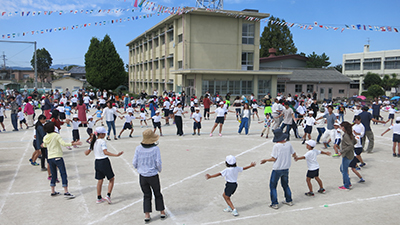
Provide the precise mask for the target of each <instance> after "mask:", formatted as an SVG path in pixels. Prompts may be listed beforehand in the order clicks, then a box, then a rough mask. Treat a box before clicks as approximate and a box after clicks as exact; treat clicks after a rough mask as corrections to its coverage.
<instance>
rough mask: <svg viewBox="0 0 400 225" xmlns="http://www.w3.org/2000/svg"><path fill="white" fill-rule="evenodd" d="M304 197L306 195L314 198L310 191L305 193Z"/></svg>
mask: <svg viewBox="0 0 400 225" xmlns="http://www.w3.org/2000/svg"><path fill="white" fill-rule="evenodd" d="M305 195H306V196H314V192H311V191H310V192H307V193H305Z"/></svg>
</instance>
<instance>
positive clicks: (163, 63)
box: [160, 59, 165, 69]
mask: <svg viewBox="0 0 400 225" xmlns="http://www.w3.org/2000/svg"><path fill="white" fill-rule="evenodd" d="M160 62H161V68H163V69H164V68H165V60H164V59H163V60H161V61H160Z"/></svg>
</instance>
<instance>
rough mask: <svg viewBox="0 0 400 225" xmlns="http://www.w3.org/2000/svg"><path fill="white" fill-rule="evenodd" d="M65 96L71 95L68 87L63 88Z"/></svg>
mask: <svg viewBox="0 0 400 225" xmlns="http://www.w3.org/2000/svg"><path fill="white" fill-rule="evenodd" d="M65 97H67V99H69V97H71V92H69V90H68V88H67V89H65Z"/></svg>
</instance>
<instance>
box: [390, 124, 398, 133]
mask: <svg viewBox="0 0 400 225" xmlns="http://www.w3.org/2000/svg"><path fill="white" fill-rule="evenodd" d="M389 129H391V130H393V134H400V123H396V124H393V125H392V126H390V127H389Z"/></svg>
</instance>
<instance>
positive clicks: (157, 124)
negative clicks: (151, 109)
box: [148, 110, 168, 136]
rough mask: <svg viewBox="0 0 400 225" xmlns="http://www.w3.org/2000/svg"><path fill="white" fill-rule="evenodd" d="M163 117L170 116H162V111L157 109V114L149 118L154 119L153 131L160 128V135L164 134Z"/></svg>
mask: <svg viewBox="0 0 400 225" xmlns="http://www.w3.org/2000/svg"><path fill="white" fill-rule="evenodd" d="M162 118H168V117H161V115H160V111H158V110H157V111H156V115H154V116H153V117H151V118H148V120H152V121H153V127H154V130H153V132H154V133H155V132H156V130H157V128H158V129H159V130H160V136H163V134H162V130H161V119H162Z"/></svg>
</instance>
